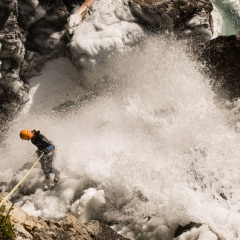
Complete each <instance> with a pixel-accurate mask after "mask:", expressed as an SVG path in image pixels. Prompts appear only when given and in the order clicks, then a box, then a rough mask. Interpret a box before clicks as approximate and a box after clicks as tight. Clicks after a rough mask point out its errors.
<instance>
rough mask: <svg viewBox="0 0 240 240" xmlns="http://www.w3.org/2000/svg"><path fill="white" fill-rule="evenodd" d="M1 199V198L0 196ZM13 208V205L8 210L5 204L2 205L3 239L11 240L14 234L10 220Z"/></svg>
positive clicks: (1, 230)
mask: <svg viewBox="0 0 240 240" xmlns="http://www.w3.org/2000/svg"><path fill="white" fill-rule="evenodd" d="M0 201H1V198H0ZM11 210H12V207H11V208H10V209H9V211H8V212H7V211H6V207H5V205H4V204H3V205H2V206H1V207H0V239H1V240H10V239H12V238H13V236H14V227H13V225H12V223H11V220H10V215H9V214H10V211H11Z"/></svg>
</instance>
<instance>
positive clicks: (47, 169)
mask: <svg viewBox="0 0 240 240" xmlns="http://www.w3.org/2000/svg"><path fill="white" fill-rule="evenodd" d="M31 132H33V133H34V136H33V138H32V139H31V142H32V143H33V144H34V145H35V146H36V147H37V148H38V151H37V154H38V156H39V157H40V156H41V155H42V152H44V154H43V156H42V157H41V159H40V163H41V167H42V170H43V172H44V174H45V178H46V179H50V173H54V174H55V178H54V180H55V181H58V179H59V174H60V172H59V171H58V170H57V169H55V168H53V160H54V159H55V146H54V145H53V143H52V142H51V141H49V140H48V139H47V138H46V137H45V136H44V135H42V134H41V133H40V131H39V130H33V131H31Z"/></svg>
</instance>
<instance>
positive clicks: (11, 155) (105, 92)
mask: <svg viewBox="0 0 240 240" xmlns="http://www.w3.org/2000/svg"><path fill="white" fill-rule="evenodd" d="M184 48H185V46H184V45H183V44H182V43H179V42H178V43H176V42H174V40H171V39H168V40H166V39H160V38H150V39H148V40H147V42H146V43H145V44H143V45H142V46H139V48H138V50H136V51H133V52H132V53H131V54H129V55H128V56H124V57H118V58H117V57H116V59H111V62H109V63H106V64H105V65H104V66H103V65H102V66H100V67H99V69H98V68H97V67H96V69H95V70H94V71H93V70H92V71H86V72H84V77H83V74H82V73H79V72H78V71H77V70H76V69H75V68H74V67H73V66H72V65H71V63H70V62H69V61H68V60H67V59H65V58H61V59H55V60H53V61H51V62H48V63H47V64H46V66H45V67H44V68H43V70H42V75H41V76H38V77H34V78H32V79H30V84H31V86H32V88H31V91H32V92H31V100H30V101H29V103H28V104H26V106H25V107H24V108H23V111H22V112H21V114H20V115H19V116H18V118H17V119H16V120H15V121H14V122H13V123H12V126H11V129H10V130H9V133H8V134H9V135H8V139H7V140H6V142H5V143H4V146H2V148H1V154H2V155H3V156H4V157H3V158H2V162H1V165H2V166H3V168H2V169H3V170H4V171H3V172H2V173H0V180H1V181H6V182H11V183H13V182H14V181H15V182H16V181H18V180H19V179H20V178H21V176H23V174H24V171H26V170H23V171H18V172H17V173H15V172H16V170H18V169H19V167H21V166H22V165H23V164H24V163H26V162H28V161H34V159H35V158H36V156H34V151H35V147H34V146H33V145H32V144H31V143H29V142H26V141H20V140H19V136H18V133H19V131H20V130H21V129H22V128H30V129H34V128H39V129H40V130H41V131H42V133H43V134H44V135H46V136H47V137H48V138H49V139H51V140H52V141H53V142H54V143H55V144H56V145H57V149H58V150H57V159H56V163H55V166H56V168H58V169H59V170H60V171H61V174H62V175H61V176H62V178H61V180H60V182H59V186H58V188H56V189H55V190H54V191H52V192H43V191H42V189H41V182H42V181H43V174H42V171H41V169H39V168H36V169H34V171H33V173H31V175H30V176H29V178H28V179H27V181H26V182H25V183H24V184H23V185H22V186H21V189H20V190H19V192H18V193H17V198H18V204H19V205H21V206H22V207H23V209H24V210H26V211H27V212H29V213H30V214H33V215H35V216H44V217H47V218H55V219H59V218H61V217H63V215H64V214H66V213H67V212H68V211H71V212H72V213H73V214H75V215H76V216H77V217H78V218H79V219H81V220H82V221H85V222H86V221H89V220H90V219H99V220H101V221H106V222H109V223H112V224H113V223H119V224H116V225H115V228H116V229H117V230H118V231H119V232H120V233H121V234H123V235H124V236H126V237H129V238H131V239H144V240H147V239H173V234H174V231H175V229H176V227H177V226H178V225H179V224H182V225H184V224H187V223H189V222H190V221H193V222H197V223H198V222H200V223H203V224H206V225H208V226H210V227H211V229H213V230H214V231H216V232H218V234H220V235H222V236H224V237H226V239H237V235H238V234H239V233H240V229H239V227H238V222H239V220H240V215H239V212H238V211H239V207H240V205H239V203H238V200H239V197H240V193H239V190H238V183H239V181H240V177H239V174H238V169H239V167H240V164H239V162H238V160H239V158H240V154H239V151H238V145H239V135H238V134H237V133H236V132H235V131H234V129H232V128H230V127H229V125H228V124H227V122H226V116H225V114H226V113H224V112H223V111H222V110H220V109H218V108H217V107H216V105H215V103H214V96H213V94H212V92H211V89H210V86H209V84H208V80H207V79H206V78H205V77H204V76H202V75H201V74H200V72H199V70H198V65H197V63H196V62H194V61H192V60H191V59H190V58H189V57H188V56H187V54H186V52H185V50H184ZM81 85H83V86H84V87H85V88H82V87H81ZM51 86H53V88H51ZM86 87H87V88H86ZM89 89H90V90H89ZM90 91H91V92H94V93H96V95H95V96H92V97H86V98H85V100H84V101H83V99H84V96H87V95H90ZM79 99H80V100H81V101H80V100H79ZM66 102H68V103H69V102H70V103H72V105H71V106H70V107H69V108H68V110H64V111H58V112H57V113H56V111H55V112H54V111H53V109H59V108H56V107H57V106H58V107H59V105H61V104H62V103H66ZM80 102H81V104H80ZM11 169H12V170H11ZM9 176H11V181H10V180H8V179H9V178H10V177H9ZM150 218H151V219H150ZM149 219H150V220H149ZM120 222H121V224H120ZM208 239H215V238H214V237H213V238H211V237H209V238H208Z"/></svg>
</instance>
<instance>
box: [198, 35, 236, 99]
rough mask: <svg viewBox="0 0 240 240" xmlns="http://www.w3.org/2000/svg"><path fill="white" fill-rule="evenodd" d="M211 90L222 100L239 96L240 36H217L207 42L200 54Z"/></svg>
mask: <svg viewBox="0 0 240 240" xmlns="http://www.w3.org/2000/svg"><path fill="white" fill-rule="evenodd" d="M200 58H201V60H202V61H205V62H206V70H205V71H206V74H208V75H210V76H211V77H212V78H213V89H214V90H215V91H216V92H218V93H220V95H221V96H222V97H224V98H228V99H233V98H237V97H239V96H240V36H239V35H237V36H235V35H232V36H219V37H217V38H215V39H213V40H211V41H209V42H207V43H206V44H205V45H204V47H203V49H202V52H201V54H200Z"/></svg>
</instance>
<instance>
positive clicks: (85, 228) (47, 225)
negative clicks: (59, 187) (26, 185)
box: [6, 202, 128, 240]
mask: <svg viewBox="0 0 240 240" xmlns="http://www.w3.org/2000/svg"><path fill="white" fill-rule="evenodd" d="M11 206H12V203H11V202H7V203H6V209H9V208H10V207H11ZM10 215H11V221H12V223H13V224H14V232H15V239H34V240H42V239H44V240H46V239H48V240H53V239H54V240H62V239H72V240H79V239H82V240H109V239H111V240H128V239H127V238H124V237H122V236H121V235H119V234H117V233H116V232H115V231H114V230H112V228H110V227H109V226H107V225H104V224H101V223H99V222H98V221H90V222H88V223H86V224H83V223H81V222H80V221H79V220H78V219H77V218H76V217H75V216H73V215H72V214H68V215H66V216H65V217H64V218H63V219H62V220H60V221H58V222H57V221H53V220H46V219H44V218H41V217H34V216H29V215H28V214H27V213H26V212H25V211H23V210H22V209H21V208H19V207H16V206H14V207H13V210H12V211H11V212H10Z"/></svg>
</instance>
